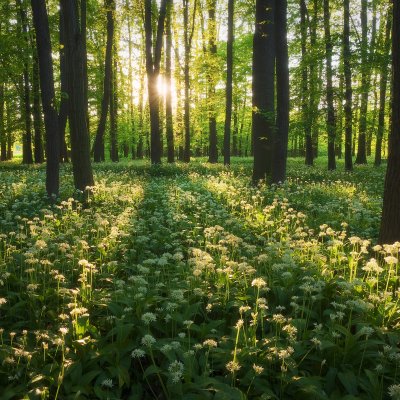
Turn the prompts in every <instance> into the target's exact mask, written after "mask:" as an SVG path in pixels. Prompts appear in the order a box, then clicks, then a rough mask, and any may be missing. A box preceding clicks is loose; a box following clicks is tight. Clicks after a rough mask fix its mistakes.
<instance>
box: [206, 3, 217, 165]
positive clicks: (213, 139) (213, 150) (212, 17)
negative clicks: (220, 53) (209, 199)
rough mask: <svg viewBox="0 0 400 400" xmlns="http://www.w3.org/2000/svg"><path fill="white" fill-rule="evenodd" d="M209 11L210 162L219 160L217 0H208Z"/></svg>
mask: <svg viewBox="0 0 400 400" xmlns="http://www.w3.org/2000/svg"><path fill="white" fill-rule="evenodd" d="M207 11H208V52H209V57H210V65H208V71H207V73H208V94H209V107H208V126H209V128H208V129H209V154H208V161H209V162H210V163H217V162H218V137H217V115H216V114H217V112H216V99H215V70H214V69H215V66H214V60H215V58H216V55H217V20H216V11H217V0H207Z"/></svg>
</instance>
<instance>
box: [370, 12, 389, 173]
mask: <svg viewBox="0 0 400 400" xmlns="http://www.w3.org/2000/svg"><path fill="white" fill-rule="evenodd" d="M391 28H392V20H391V15H390V12H389V14H388V16H387V18H386V29H385V44H384V54H383V58H382V60H381V65H380V70H381V81H380V83H379V116H378V132H377V135H376V146H375V162H374V164H375V166H377V167H378V166H379V165H381V163H382V139H383V133H384V131H385V111H386V90H387V83H388V76H389V63H388V60H387V59H388V58H389V53H390V33H391Z"/></svg>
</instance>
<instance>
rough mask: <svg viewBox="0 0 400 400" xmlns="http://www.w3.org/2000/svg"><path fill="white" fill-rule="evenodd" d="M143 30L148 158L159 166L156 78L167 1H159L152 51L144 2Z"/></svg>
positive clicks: (149, 6)
mask: <svg viewBox="0 0 400 400" xmlns="http://www.w3.org/2000/svg"><path fill="white" fill-rule="evenodd" d="M144 9H145V13H144V14H145V15H144V28H145V36H146V72H147V89H148V95H149V96H148V97H149V108H150V142H151V143H150V158H151V163H152V164H161V155H162V146H161V130H160V96H159V93H158V87H157V83H158V77H159V75H160V62H161V50H162V43H163V34H164V23H165V17H166V13H167V0H162V1H161V6H160V12H159V16H158V23H157V34H156V43H155V46H154V49H153V26H152V1H151V0H145V7H144Z"/></svg>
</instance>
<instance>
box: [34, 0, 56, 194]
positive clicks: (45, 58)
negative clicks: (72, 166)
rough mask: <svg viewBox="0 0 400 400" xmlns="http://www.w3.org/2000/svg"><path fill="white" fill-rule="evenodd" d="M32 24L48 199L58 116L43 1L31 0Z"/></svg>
mask: <svg viewBox="0 0 400 400" xmlns="http://www.w3.org/2000/svg"><path fill="white" fill-rule="evenodd" d="M31 5H32V13H33V22H34V25H35V31H36V47H37V53H38V60H39V74H40V89H41V94H42V105H43V114H44V124H45V129H46V156H47V164H46V190H47V194H48V195H49V196H51V195H53V194H55V195H57V194H58V190H59V154H60V148H59V147H60V138H59V135H58V115H57V111H56V109H55V104H56V96H55V91H54V78H53V60H52V57H51V56H52V52H51V41H50V29H49V20H48V16H47V9H46V2H45V0H31Z"/></svg>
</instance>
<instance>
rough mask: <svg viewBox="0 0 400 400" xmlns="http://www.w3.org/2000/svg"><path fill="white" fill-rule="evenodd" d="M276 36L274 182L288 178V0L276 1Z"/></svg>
mask: <svg viewBox="0 0 400 400" xmlns="http://www.w3.org/2000/svg"><path fill="white" fill-rule="evenodd" d="M275 4H276V5H275V28H276V32H275V38H276V107H277V110H276V111H277V114H276V131H275V133H274V136H275V138H274V150H273V154H272V158H273V166H272V183H281V182H283V181H284V180H285V179H286V161H287V148H288V138H289V53H288V41H287V0H276V3H275Z"/></svg>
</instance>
